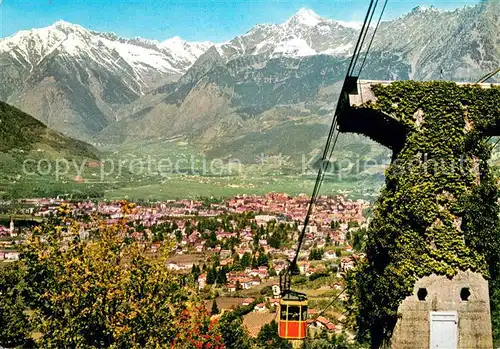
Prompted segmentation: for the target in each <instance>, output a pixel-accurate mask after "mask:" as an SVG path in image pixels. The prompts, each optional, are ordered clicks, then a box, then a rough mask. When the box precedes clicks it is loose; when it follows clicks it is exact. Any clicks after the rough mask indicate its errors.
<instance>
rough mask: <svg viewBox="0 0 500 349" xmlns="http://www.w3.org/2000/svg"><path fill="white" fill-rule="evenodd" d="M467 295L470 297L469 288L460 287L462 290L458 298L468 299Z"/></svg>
mask: <svg viewBox="0 0 500 349" xmlns="http://www.w3.org/2000/svg"><path fill="white" fill-rule="evenodd" d="M469 297H470V290H469V288H468V287H464V288H462V290H461V291H460V298H461V299H462V300H463V301H468V300H469Z"/></svg>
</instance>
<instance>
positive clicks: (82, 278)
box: [21, 203, 223, 348]
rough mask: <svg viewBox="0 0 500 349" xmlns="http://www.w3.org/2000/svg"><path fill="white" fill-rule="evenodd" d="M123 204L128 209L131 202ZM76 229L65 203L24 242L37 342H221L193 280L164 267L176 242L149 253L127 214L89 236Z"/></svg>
mask: <svg viewBox="0 0 500 349" xmlns="http://www.w3.org/2000/svg"><path fill="white" fill-rule="evenodd" d="M122 205H123V206H122V208H123V212H124V213H125V214H128V213H129V212H130V211H131V210H132V209H133V206H131V205H130V204H127V203H122ZM79 230H80V227H79V225H78V223H77V222H75V221H74V220H73V219H72V217H71V210H70V209H69V207H68V206H64V205H63V206H61V208H60V209H59V214H58V216H57V217H56V218H55V219H54V220H53V221H51V222H48V223H45V224H43V225H41V226H40V227H38V228H36V229H35V230H34V232H33V234H32V236H31V237H29V238H28V240H27V244H26V245H25V246H23V250H22V254H21V257H22V258H21V263H22V265H23V268H24V270H25V275H24V281H25V284H26V294H27V295H28V296H27V301H28V302H29V306H30V308H31V310H32V312H33V316H32V317H33V318H32V322H31V323H32V324H34V325H35V328H34V330H35V331H37V332H39V333H40V338H39V339H38V340H37V344H38V345H39V346H42V347H46V348H60V347H78V348H80V347H85V348H103V347H110V348H139V347H140V348H151V347H154V348H158V347H168V348H194V347H198V348H223V343H222V337H221V335H220V332H219V330H218V325H217V323H216V322H213V321H211V320H210V315H209V314H208V312H207V311H206V310H205V308H204V307H203V306H202V304H201V301H200V300H199V299H198V298H197V296H196V295H195V291H194V287H191V286H190V285H186V283H185V280H184V279H183V278H180V277H179V276H177V275H175V274H172V273H171V272H170V271H168V269H167V268H165V263H166V258H167V257H168V252H167V251H168V250H169V249H170V248H171V246H168V244H167V246H166V247H165V248H163V249H162V250H161V251H160V252H159V253H158V254H157V255H155V256H150V255H149V254H148V253H147V251H148V250H149V246H148V244H146V245H145V246H144V245H143V244H140V243H139V242H137V241H135V240H134V239H127V238H128V236H129V234H130V233H131V229H130V227H128V226H127V225H126V224H125V219H123V220H122V221H120V222H119V223H117V224H114V225H105V224H103V223H101V224H100V225H99V226H98V228H96V229H95V230H94V231H93V232H92V234H91V238H90V239H89V240H82V239H80V236H79V234H78V232H79ZM169 247H170V248H169Z"/></svg>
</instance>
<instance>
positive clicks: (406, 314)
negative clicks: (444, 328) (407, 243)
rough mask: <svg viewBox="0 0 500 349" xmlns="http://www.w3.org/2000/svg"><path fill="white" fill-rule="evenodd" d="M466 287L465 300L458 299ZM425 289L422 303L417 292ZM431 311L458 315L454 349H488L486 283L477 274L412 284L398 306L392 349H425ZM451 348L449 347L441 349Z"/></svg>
mask: <svg viewBox="0 0 500 349" xmlns="http://www.w3.org/2000/svg"><path fill="white" fill-rule="evenodd" d="M464 287H468V288H469V290H470V296H469V298H468V300H467V301H463V300H462V299H461V297H460V292H461V290H462V288H464ZM421 288H425V289H426V290H427V296H426V298H425V300H419V299H418V296H417V293H418V291H419V289H421ZM431 311H456V312H458V348H457V349H471V348H481V349H492V348H493V340H492V332H491V318H490V302H489V292H488V282H487V281H486V280H485V279H484V278H483V276H482V275H481V274H478V273H472V272H459V273H458V274H457V275H456V276H455V277H454V278H453V279H452V280H450V279H448V278H447V277H446V276H437V275H431V276H426V277H424V278H422V279H420V280H418V281H417V282H416V283H415V287H414V292H413V294H412V295H411V296H408V297H407V298H406V299H405V300H404V301H403V302H402V303H401V305H400V306H399V308H398V312H399V313H400V314H401V318H400V319H399V320H398V322H397V324H396V327H395V329H394V334H393V336H392V340H391V343H390V348H392V349H429V345H430V321H429V316H430V312H431ZM445 349H453V348H445Z"/></svg>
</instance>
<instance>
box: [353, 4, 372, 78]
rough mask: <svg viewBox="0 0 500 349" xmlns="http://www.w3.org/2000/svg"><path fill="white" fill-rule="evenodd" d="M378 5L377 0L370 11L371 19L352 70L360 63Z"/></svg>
mask: <svg viewBox="0 0 500 349" xmlns="http://www.w3.org/2000/svg"><path fill="white" fill-rule="evenodd" d="M377 5H378V0H375V5H374V6H373V9H372V11H371V13H370V16H369V19H368V25H367V27H366V30H365V31H364V33H363V39H362V40H361V46H360V47H359V54H358V55H357V57H356V61H355V62H354V66H353V67H352V71H354V69H355V68H356V64H358V58H359V57H360V56H361V51H362V50H363V46H364V44H365V40H366V36H367V35H368V32H369V31H370V25H371V23H372V19H373V15H374V14H375V11H376V10H377ZM351 75H352V72H351Z"/></svg>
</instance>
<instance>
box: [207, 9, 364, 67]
mask: <svg viewBox="0 0 500 349" xmlns="http://www.w3.org/2000/svg"><path fill="white" fill-rule="evenodd" d="M358 32H359V27H358V25H357V24H353V23H347V22H339V21H334V20H330V19H326V18H323V17H321V16H319V15H318V14H317V13H315V12H314V11H312V10H309V9H304V8H302V9H300V10H299V11H298V12H297V13H296V14H295V15H293V16H292V17H290V18H289V19H288V20H287V21H285V22H284V23H282V24H279V25H276V24H261V25H257V26H255V27H253V28H252V29H251V30H250V31H248V32H247V33H246V34H244V35H241V36H237V37H236V38H235V39H233V40H231V41H229V42H227V43H222V44H217V45H215V47H214V48H212V49H216V50H217V52H218V53H219V54H220V55H221V57H223V58H224V59H225V60H230V59H233V58H235V57H239V56H243V55H265V56H267V57H269V58H276V57H283V56H286V57H305V56H313V55H318V54H328V55H333V56H345V55H349V54H350V53H352V50H353V48H354V46H353V41H354V40H355V39H356V37H357V33H358Z"/></svg>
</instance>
